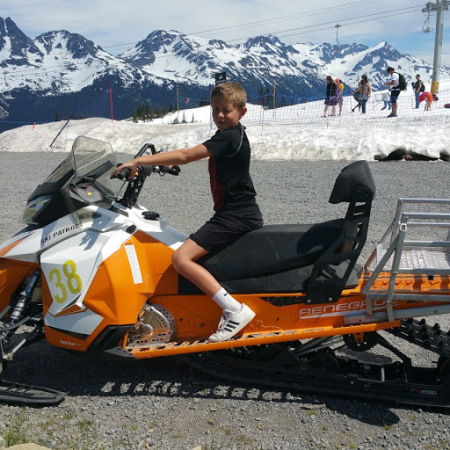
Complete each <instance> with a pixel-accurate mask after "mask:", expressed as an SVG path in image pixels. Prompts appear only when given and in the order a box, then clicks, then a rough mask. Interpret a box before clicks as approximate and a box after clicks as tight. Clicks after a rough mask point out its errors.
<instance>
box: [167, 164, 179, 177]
mask: <svg viewBox="0 0 450 450" xmlns="http://www.w3.org/2000/svg"><path fill="white" fill-rule="evenodd" d="M164 170H165V172H166V173H169V174H170V175H178V174H179V173H180V172H181V169H180V166H172V167H168V166H165V168H164Z"/></svg>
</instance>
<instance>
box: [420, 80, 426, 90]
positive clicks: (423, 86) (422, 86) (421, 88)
mask: <svg viewBox="0 0 450 450" xmlns="http://www.w3.org/2000/svg"><path fill="white" fill-rule="evenodd" d="M419 92H425V85H424V84H423V82H421V84H420V89H419Z"/></svg>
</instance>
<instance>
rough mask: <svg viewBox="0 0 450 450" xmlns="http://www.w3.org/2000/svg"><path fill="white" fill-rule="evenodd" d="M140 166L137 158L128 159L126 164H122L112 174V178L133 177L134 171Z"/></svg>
mask: <svg viewBox="0 0 450 450" xmlns="http://www.w3.org/2000/svg"><path fill="white" fill-rule="evenodd" d="M137 167H138V164H137V163H136V162H135V160H131V161H128V162H126V163H124V164H121V165H120V166H118V167H116V169H115V170H114V172H113V173H112V175H111V178H119V179H123V178H125V177H126V178H128V179H131V178H133V175H134V173H135V172H136V169H137Z"/></svg>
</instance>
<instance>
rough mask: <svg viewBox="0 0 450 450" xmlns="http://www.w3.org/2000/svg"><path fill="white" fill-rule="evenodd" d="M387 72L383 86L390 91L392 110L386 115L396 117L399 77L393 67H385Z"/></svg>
mask: <svg viewBox="0 0 450 450" xmlns="http://www.w3.org/2000/svg"><path fill="white" fill-rule="evenodd" d="M387 73H388V75H389V77H390V78H389V81H387V82H386V83H384V84H385V86H387V87H388V88H389V90H390V91H391V104H392V112H391V114H389V115H388V117H397V106H398V105H397V99H398V96H399V95H400V86H399V82H400V77H399V75H398V73H397V72H396V71H395V69H394V68H393V67H388V68H387Z"/></svg>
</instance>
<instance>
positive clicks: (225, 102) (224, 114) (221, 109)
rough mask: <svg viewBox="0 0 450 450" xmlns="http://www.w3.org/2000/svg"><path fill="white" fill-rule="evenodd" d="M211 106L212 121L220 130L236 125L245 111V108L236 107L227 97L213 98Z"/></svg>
mask: <svg viewBox="0 0 450 450" xmlns="http://www.w3.org/2000/svg"><path fill="white" fill-rule="evenodd" d="M211 108H212V116H213V120H214V123H215V125H216V127H217V128H218V129H219V130H220V131H224V130H228V128H233V127H235V126H237V124H238V123H239V120H241V118H242V117H244V115H245V113H246V112H247V108H245V107H244V108H238V107H237V106H235V105H234V104H233V102H232V101H231V100H230V99H228V98H227V97H219V98H215V99H214V100H213V101H212V103H211Z"/></svg>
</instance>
